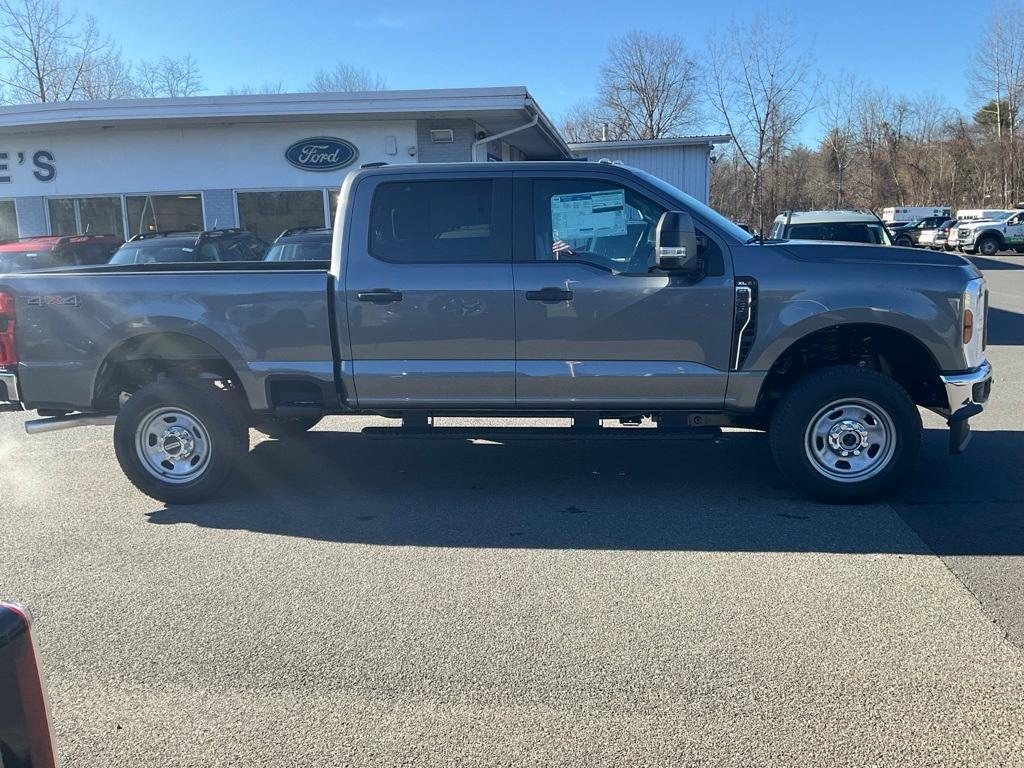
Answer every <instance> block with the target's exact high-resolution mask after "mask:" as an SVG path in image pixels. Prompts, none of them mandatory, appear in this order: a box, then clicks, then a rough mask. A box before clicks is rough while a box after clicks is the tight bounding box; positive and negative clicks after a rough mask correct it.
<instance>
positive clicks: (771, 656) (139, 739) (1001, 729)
mask: <svg viewBox="0 0 1024 768" xmlns="http://www.w3.org/2000/svg"><path fill="white" fill-rule="evenodd" d="M978 262H979V264H981V266H982V267H983V269H985V271H986V275H987V277H988V278H989V280H990V287H991V290H992V304H993V312H992V325H991V329H990V342H991V344H992V346H991V348H990V355H989V356H990V359H991V360H992V362H993V365H994V366H995V368H996V376H997V382H996V387H995V390H994V394H993V401H992V403H991V405H990V407H989V409H988V410H987V411H986V412H985V414H983V415H982V416H981V417H980V418H978V419H977V420H976V421H975V434H974V439H973V442H972V445H971V446H970V448H969V450H968V453H967V454H965V455H964V456H961V457H950V456H949V455H948V454H947V452H946V432H945V430H944V429H943V428H942V423H941V420H939V419H938V418H935V417H932V416H931V415H930V414H929V415H928V416H927V418H926V424H927V426H928V429H927V432H926V436H925V444H924V448H923V451H922V456H921V461H920V463H919V466H918V469H917V471H916V473H915V476H914V477H913V478H912V479H911V481H910V482H909V483H907V484H906V486H905V487H903V488H902V489H901V490H900V491H899V492H898V493H897V494H896V495H895V496H894V497H893V499H891V500H890V501H889V502H887V503H878V504H872V505H866V506H860V507H843V506H830V505H821V504H816V503H813V502H810V501H808V500H806V499H804V498H802V497H801V496H800V495H799V494H798V493H796V492H795V491H793V490H792V489H791V488H790V487H788V486H787V485H786V484H785V483H784V481H783V480H782V479H781V477H780V476H779V475H778V473H777V472H776V470H775V468H774V466H773V465H772V463H771V459H770V456H769V454H768V447H767V443H766V440H765V438H764V436H763V435H759V434H755V433H749V432H740V431H735V432H728V433H726V434H725V435H724V436H723V437H722V438H721V439H719V440H714V441H711V440H700V441H681V442H674V441H673V442H666V441H653V442H642V441H622V442H619V441H616V442H586V441H576V440H571V441H567V440H518V439H517V440H508V441H505V442H503V443H494V442H488V441H473V442H471V441H464V440H463V441H447V440H446V441H434V440H420V439H384V438H382V439H377V438H369V437H366V436H363V435H360V434H358V430H359V429H360V428H361V427H362V426H365V425H366V424H369V423H384V422H382V421H379V420H371V419H366V420H360V421H355V420H351V419H340V418H334V419H328V420H326V421H325V422H324V423H323V424H322V425H321V426H320V427H318V429H317V431H316V432H314V433H312V434H311V435H309V436H308V437H307V438H305V439H300V440H297V441H285V442H276V441H273V440H264V439H260V438H258V436H257V435H256V434H255V433H254V435H253V448H252V454H251V456H250V461H249V463H248V466H247V471H245V472H244V473H242V474H241V475H240V476H239V477H238V478H236V480H235V481H234V482H233V484H232V486H231V487H230V488H229V489H228V490H227V492H226V493H225V494H224V496H223V498H222V499H221V500H219V501H217V502H214V503H210V504H204V505H197V506H189V507H167V506H164V505H161V504H159V503H157V502H154V501H152V500H150V499H147V498H146V497H144V496H142V495H140V494H139V493H138V492H136V491H135V490H134V489H133V488H132V487H131V485H130V484H129V483H128V481H127V480H125V479H124V478H123V477H122V475H121V473H120V470H119V469H118V467H117V464H116V461H115V459H114V455H113V450H112V448H111V445H110V431H111V430H110V429H109V428H98V427H97V428H87V429H78V430H70V431H67V432H61V433H52V434H47V435H41V436H36V437H32V438H30V437H28V436H26V435H25V434H24V433H23V432H22V430H21V422H22V421H23V420H24V419H23V417H21V416H19V415H12V414H5V415H2V416H0V512H2V516H3V528H2V530H3V534H2V537H0V594H2V595H4V596H6V597H11V598H16V599H19V600H22V601H23V602H25V603H27V604H29V605H30V606H32V608H33V610H34V612H35V613H36V616H37V619H38V623H37V629H38V633H39V640H40V644H41V652H42V657H43V662H44V666H45V670H46V674H47V678H48V685H49V692H50V704H51V709H52V715H53V719H54V722H55V725H56V731H57V742H58V746H59V749H60V753H61V757H62V760H63V764H64V765H66V766H90V767H91V766H132V767H133V768H137V767H138V766H161V767H164V766H229V765H230V766H243V765H244V766H250V765H253V766H282V765H289V766H300V765H301V766H306V765H309V766H335V765H360V766H385V765H416V766H419V765H423V766H428V765H429V766H435V765H437V766H477V765H479V766H506V765H508V766H512V765H516V766H518V765H544V766H548V765H581V766H604V765H609V766H611V765H615V766H618V765H622V766H636V765H666V766H667V765H673V766H677V765H694V766H704V765H707V766H711V765H714V766H718V765H728V766H732V765H735V766H763V765H800V766H818V765H900V766H904V765H912V766H924V765H950V766H954V765H955V766H966V765H970V766H983V765H993V766H995V765H1020V764H1024V703H1022V702H1024V657H1022V649H1024V586H1022V583H1024V579H1022V578H1021V576H1022V568H1021V566H1022V563H1024V515H1022V512H1024V472H1022V471H1021V463H1022V460H1024V387H1022V385H1024V348H1022V345H1024V258H1021V257H1005V258H1004V257H1000V258H996V259H987V260H981V259H979V260H978ZM982 262H984V263H982ZM333 430H336V431H333Z"/></svg>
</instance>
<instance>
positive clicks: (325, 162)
mask: <svg viewBox="0 0 1024 768" xmlns="http://www.w3.org/2000/svg"><path fill="white" fill-rule="evenodd" d="M722 140H725V139H724V137H691V138H689V139H672V140H660V141H655V142H600V143H597V144H583V145H572V146H570V145H569V144H567V143H566V141H565V140H564V139H563V137H562V136H561V135H560V134H559V132H558V131H557V129H556V128H555V127H554V125H553V124H552V123H551V121H550V120H549V119H548V117H547V116H546V115H545V114H544V112H543V111H542V110H541V108H540V107H539V106H538V105H537V103H536V102H535V101H534V99H533V98H532V97H531V96H530V94H529V92H528V91H527V89H526V88H522V87H512V88H471V89H451V90H417V91H378V92H369V93H327V94H308V93H307V94H270V95H244V96H200V97H188V98H174V99H137V100H134V99H133V100H120V101H95V102H87V101H86V102H61V103H48V104H30V105H21V106H12V107H4V108H2V109H0V240H4V239H12V238H15V237H18V236H21V237H25V236H31V235H41V234H53V235H72V234H83V233H93V234H99V233H113V234H116V235H118V236H120V237H125V238H127V237H131V236H132V235H134V234H137V233H139V232H145V231H153V230H172V229H211V228H217V227H235V226H239V227H244V228H247V229H250V230H252V231H254V232H256V233H257V234H258V235H260V236H261V237H263V238H264V239H267V240H270V239H273V238H274V237H275V236H276V235H277V234H278V233H280V232H281V231H282V230H283V229H285V228H286V227H298V226H324V225H327V224H329V222H330V221H332V220H333V211H334V208H335V205H336V201H337V190H338V188H339V187H340V185H341V182H342V180H343V179H344V177H345V175H346V174H347V173H350V172H351V171H353V170H354V169H357V168H359V166H360V165H362V164H365V163H379V162H386V163H410V162H416V163H431V162H451V161H479V162H487V161H492V162H500V161H508V160H557V159H571V158H573V157H588V158H589V159H592V160H598V159H602V158H604V159H608V160H610V161H622V162H626V163H627V164H630V165H635V166H638V167H641V168H644V169H646V170H650V171H651V172H653V173H655V174H657V175H659V176H662V178H665V179H666V180H668V181H670V182H671V183H673V184H676V185H677V186H679V187H680V188H681V189H683V190H684V191H686V192H688V193H689V194H691V195H693V196H694V197H697V198H698V199H701V200H705V201H706V200H707V197H708V190H707V177H708V167H709V166H708V158H709V154H710V152H711V149H712V146H713V144H714V143H717V142H720V141H722ZM613 145H614V146H613Z"/></svg>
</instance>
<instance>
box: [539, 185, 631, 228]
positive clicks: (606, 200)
mask: <svg viewBox="0 0 1024 768" xmlns="http://www.w3.org/2000/svg"><path fill="white" fill-rule="evenodd" d="M551 227H552V230H553V232H552V234H553V236H554V239H555V240H578V239H582V238H591V237H614V236H616V235H624V234H626V192H625V190H622V189H613V190H608V191H606V192H577V193H574V194H570V195H552V196H551Z"/></svg>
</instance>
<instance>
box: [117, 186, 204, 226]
mask: <svg viewBox="0 0 1024 768" xmlns="http://www.w3.org/2000/svg"><path fill="white" fill-rule="evenodd" d="M125 203H126V208H127V210H128V233H129V235H137V234H139V233H140V232H168V231H171V230H179V231H180V230H187V231H191V232H201V231H202V230H203V229H204V228H205V227H204V226H203V199H202V197H201V196H200V195H199V194H198V193H192V194H181V195H127V196H126V197H125Z"/></svg>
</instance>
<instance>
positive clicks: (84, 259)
mask: <svg viewBox="0 0 1024 768" xmlns="http://www.w3.org/2000/svg"><path fill="white" fill-rule="evenodd" d="M123 242H124V241H123V240H122V239H121V238H120V237H118V236H117V235H65V236H59V235H43V236H39V237H22V238H19V239H18V240H11V241H8V242H6V243H0V274H5V273H11V272H25V271H27V270H31V269H50V268H53V267H73V266H79V265H83V264H106V263H107V262H108V261H109V260H110V256H111V254H112V253H114V251H116V250H117V249H118V247H119V246H120V245H121V243H123Z"/></svg>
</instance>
